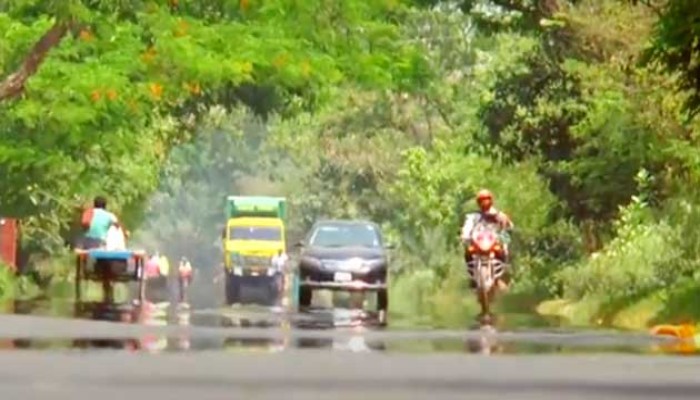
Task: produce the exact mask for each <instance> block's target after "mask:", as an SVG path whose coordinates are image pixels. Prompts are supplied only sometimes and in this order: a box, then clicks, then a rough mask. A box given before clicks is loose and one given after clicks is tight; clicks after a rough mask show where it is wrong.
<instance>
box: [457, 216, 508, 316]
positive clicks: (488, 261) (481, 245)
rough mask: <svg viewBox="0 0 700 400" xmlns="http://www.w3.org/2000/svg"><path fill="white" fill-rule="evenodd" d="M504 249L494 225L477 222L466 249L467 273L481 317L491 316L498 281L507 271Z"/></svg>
mask: <svg viewBox="0 0 700 400" xmlns="http://www.w3.org/2000/svg"><path fill="white" fill-rule="evenodd" d="M503 256H504V248H503V244H502V243H501V240H500V238H499V236H498V227H497V225H495V224H493V223H487V222H482V221H479V222H476V223H475V224H474V228H473V229H472V230H471V235H470V241H469V245H468V246H466V248H465V257H466V260H468V261H467V271H468V273H469V276H470V278H471V279H472V281H473V282H474V283H475V286H476V288H475V290H476V295H477V300H478V301H479V305H480V306H481V316H482V317H486V316H488V315H490V312H491V303H492V302H493V299H494V297H495V296H496V292H497V289H498V286H497V281H498V279H499V278H501V277H502V276H503V275H504V273H505V271H506V264H505V263H504V262H503V259H504V257H503Z"/></svg>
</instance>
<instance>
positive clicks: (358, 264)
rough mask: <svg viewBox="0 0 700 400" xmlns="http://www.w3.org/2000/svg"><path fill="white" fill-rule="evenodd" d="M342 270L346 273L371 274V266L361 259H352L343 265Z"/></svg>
mask: <svg viewBox="0 0 700 400" xmlns="http://www.w3.org/2000/svg"><path fill="white" fill-rule="evenodd" d="M341 268H342V269H343V270H346V271H352V272H357V273H360V274H366V273H367V272H369V270H370V268H371V265H370V264H368V263H367V262H366V261H365V260H363V259H361V258H357V257H356V258H351V259H349V260H347V261H345V262H344V263H342V264H341Z"/></svg>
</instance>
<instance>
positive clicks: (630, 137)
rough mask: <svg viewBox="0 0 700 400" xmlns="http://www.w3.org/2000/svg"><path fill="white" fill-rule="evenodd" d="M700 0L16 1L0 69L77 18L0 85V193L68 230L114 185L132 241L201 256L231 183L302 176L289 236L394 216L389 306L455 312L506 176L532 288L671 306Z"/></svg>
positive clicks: (521, 286) (10, 208)
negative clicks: (41, 55)
mask: <svg viewBox="0 0 700 400" xmlns="http://www.w3.org/2000/svg"><path fill="white" fill-rule="evenodd" d="M630 3H635V4H630ZM692 5H693V4H692V2H688V1H678V2H665V3H663V5H662V6H661V7H660V8H658V9H653V8H651V7H649V6H648V5H637V4H636V2H621V1H617V0H603V1H596V0H579V1H544V2H532V1H519V0H503V1H502V0H490V1H486V0H483V1H481V0H479V1H457V2H452V1H450V2H447V1H434V0H431V1H406V2H403V1H386V2H366V1H355V0H352V1H344V2H328V1H321V0H317V1H316V0H314V1H307V2H295V1H289V0H274V1H267V2H252V1H251V2H248V1H241V2H239V1H218V2H200V1H194V0H179V1H171V2H165V1H156V2H148V3H144V2H140V1H122V2H107V1H104V2H102V1H98V2H95V1H91V2H87V1H79V0H72V1H70V2H36V1H17V0H15V1H11V2H6V3H3V5H2V6H0V7H2V8H0V32H3V35H4V36H3V37H4V38H5V40H3V41H0V42H1V43H0V71H2V72H0V74H2V75H5V76H8V75H10V74H11V73H12V72H13V71H16V70H17V69H18V67H19V66H20V65H21V63H22V61H23V60H25V59H26V56H27V54H28V52H30V51H31V50H30V49H31V48H32V46H33V45H34V43H35V42H36V40H37V39H38V38H39V37H40V36H41V35H43V34H44V33H46V32H50V31H51V29H52V28H53V27H55V26H56V24H58V25H59V26H63V25H61V24H64V25H65V27H66V33H65V34H64V35H63V36H62V37H61V40H60V41H58V42H57V43H56V44H55V45H53V47H52V49H51V51H50V52H49V53H48V55H47V57H46V59H45V60H44V61H43V63H42V64H41V65H39V68H38V70H37V71H35V72H33V73H32V74H31V76H29V78H28V80H27V81H26V83H25V84H24V86H23V88H22V91H21V93H22V95H21V96H19V97H17V96H15V97H12V98H10V99H8V98H7V97H5V100H4V102H2V103H0V107H1V108H0V120H1V121H2V122H3V123H2V124H0V170H2V171H3V172H5V173H4V174H0V185H2V186H3V187H4V188H6V190H4V191H3V194H2V195H0V209H1V210H3V213H10V214H15V215H18V216H20V217H22V219H23V222H24V226H25V232H26V233H27V238H28V239H27V242H28V243H26V246H25V248H28V249H30V250H31V251H34V250H53V251H56V249H57V248H59V247H61V246H62V245H63V240H65V239H67V238H68V237H69V236H70V235H71V234H73V233H75V230H74V229H73V230H71V227H70V221H71V218H74V217H75V213H76V211H77V210H76V208H77V207H79V206H81V205H82V204H83V203H84V202H85V201H86V200H88V199H89V197H91V196H92V195H94V194H96V193H100V192H103V193H107V194H108V195H109V197H110V199H111V201H112V203H113V208H114V209H116V210H117V211H119V212H120V213H121V214H122V216H123V219H125V220H126V221H127V222H128V223H129V224H130V225H132V226H138V225H139V223H140V228H141V229H140V231H139V232H138V234H137V235H136V242H137V243H138V244H140V245H142V246H144V247H146V248H147V249H148V250H155V249H159V250H161V251H163V252H165V253H166V254H168V255H169V256H171V257H179V256H183V255H184V256H188V257H190V258H192V259H193V261H194V263H195V264H198V265H199V266H204V267H209V266H215V265H217V264H218V263H219V262H220V255H219V249H218V246H219V243H218V239H219V234H220V228H221V224H222V223H223V221H222V220H221V208H222V207H221V201H222V200H223V198H224V196H225V195H227V194H230V193H238V194H275V195H284V196H287V197H288V198H289V200H290V212H291V213H290V235H291V236H292V239H293V238H294V237H296V236H298V235H301V234H303V233H304V232H305V230H306V229H308V227H309V225H310V224H311V223H313V221H314V220H316V219H318V218H323V217H340V218H370V219H373V220H376V221H377V222H379V223H381V224H382V227H383V228H384V231H385V233H386V235H387V237H388V239H389V240H390V241H391V242H395V243H396V244H397V245H398V249H397V251H396V252H395V254H394V256H393V265H392V278H391V279H392V280H391V288H392V289H391V290H392V298H393V299H394V300H392V301H391V304H392V306H391V307H392V313H395V314H397V315H402V316H410V315H412V314H417V315H420V316H425V317H426V320H421V321H420V322H421V323H427V324H433V325H441V326H446V325H450V324H455V323H459V324H461V323H463V322H465V320H464V318H465V316H466V315H468V314H469V312H470V311H471V310H472V307H473V306H474V304H473V299H472V298H471V296H470V294H468V290H467V287H466V282H465V275H464V267H463V265H462V260H461V248H460V244H459V243H458V241H457V240H456V236H457V230H458V228H459V227H460V225H461V223H462V219H463V216H464V213H465V212H467V211H470V210H472V207H473V205H474V204H473V196H474V193H475V191H476V190H478V189H479V188H482V187H488V188H490V189H491V190H492V191H494V192H495V194H496V206H497V207H498V208H501V209H503V210H504V211H506V212H508V213H509V214H511V216H512V217H513V220H514V222H515V225H516V230H515V232H514V234H513V243H512V250H513V255H514V268H515V269H514V278H515V279H514V282H515V286H514V287H513V291H514V292H515V293H516V294H517V295H518V296H519V298H523V297H527V296H534V297H541V296H549V297H558V298H560V300H559V303H561V304H567V306H565V308H566V311H565V312H564V314H567V313H569V314H570V313H572V312H578V314H579V315H578V316H575V317H576V318H575V319H576V320H578V321H590V320H592V319H595V317H597V316H600V315H602V314H611V313H614V312H615V311H616V310H619V309H622V308H624V309H626V310H635V309H636V308H635V307H634V306H632V307H629V306H630V303H633V302H635V301H637V300H639V299H643V300H645V301H651V300H649V299H652V300H654V301H653V303H654V304H657V303H658V301H657V300H658V298H662V297H663V299H664V300H663V301H662V303H663V304H662V305H661V306H660V307H662V308H663V307H674V304H677V303H678V301H680V300H677V299H681V298H687V297H688V296H690V297H692V293H694V292H693V290H694V289H693V288H695V287H697V282H698V279H700V276H698V273H697V272H696V271H697V270H698V268H697V267H698V265H700V261H699V260H700V247H699V246H700V245H699V244H698V243H700V237H698V233H697V229H696V227H697V225H698V222H700V211H698V207H697V204H698V203H699V202H700V197H699V196H698V193H697V191H696V190H695V189H694V188H695V187H697V185H698V183H700V168H698V165H700V153H698V152H697V147H698V145H700V143H699V142H698V141H699V140H700V133H699V132H700V120H698V119H697V118H695V117H694V116H693V112H694V111H695V110H697V107H698V105H697V103H698V99H697V98H696V97H697V93H696V90H697V88H696V86H697V82H695V81H696V80H697V79H696V78H695V77H696V76H697V75H698V74H697V71H695V69H696V64H697V63H696V62H695V60H694V57H696V54H695V52H694V51H692V49H693V46H695V42H696V39H697V36H698V35H697V32H695V24H694V23H693V19H692V18H694V15H695V14H697V12H696V10H695V8H697V7H695V8H693V7H691V6H692ZM657 11H658V12H657ZM649 43H651V50H649V52H650V53H649V54H650V55H651V58H648V59H645V52H646V51H647V50H645V49H646V48H647V46H648V44H649ZM640 61H647V62H640ZM688 111H691V112H688ZM97 135H99V136H97ZM640 171H642V172H641V173H640ZM49 269H50V270H52V271H53V272H54V273H55V271H54V268H53V267H50V268H49ZM55 269H56V270H60V269H61V268H60V267H56V268H55ZM674 286H682V287H684V288H685V289H684V291H687V292H688V293H691V294H688V295H687V296H686V295H682V294H679V293H675V292H674V291H673V289H670V288H673V287H674ZM660 293H662V294H663V296H661V294H660ZM684 293H685V292H684ZM664 296H665V297H664ZM657 297H658V298H657ZM688 298H689V297H688ZM672 299H676V300H672ZM572 304H578V306H577V307H574V306H571V305H572ZM659 304H661V303H659ZM657 305H658V304H657ZM569 306H571V307H569ZM572 310H578V311H572ZM664 313H665V314H664V316H666V317H667V316H669V315H670V314H669V313H668V312H667V311H664ZM684 313H686V314H688V310H685V311H684ZM606 316H609V315H606ZM611 320H614V318H612V319H611Z"/></svg>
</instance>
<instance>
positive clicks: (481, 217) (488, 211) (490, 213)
mask: <svg viewBox="0 0 700 400" xmlns="http://www.w3.org/2000/svg"><path fill="white" fill-rule="evenodd" d="M476 203H477V205H478V206H479V211H478V212H477V213H476V214H477V216H478V219H477V220H476V221H475V220H474V219H473V218H471V216H472V215H473V214H468V215H467V218H466V219H465V221H464V224H463V225H462V233H461V235H460V236H461V239H462V243H464V245H465V246H467V245H468V244H469V242H470V241H471V232H472V229H473V228H474V225H475V223H476V222H478V221H489V222H494V223H496V224H498V226H499V227H500V229H501V232H502V233H501V237H502V240H501V241H502V247H503V257H502V259H501V261H503V262H504V263H508V262H509V255H510V254H509V252H508V243H507V240H503V239H504V238H503V236H504V235H503V233H505V231H508V230H510V229H513V221H511V219H510V217H509V216H508V215H507V214H506V213H504V212H502V211H499V210H498V209H496V207H494V205H493V193H491V191H489V190H488V189H481V190H479V191H478V192H477V194H476ZM464 258H465V260H464V261H465V262H466V263H467V265H469V261H470V260H469V256H468V254H467V253H466V252H465V256H464ZM497 284H498V286H499V288H500V289H502V290H505V289H507V284H506V282H505V281H504V280H502V279H498V282H497ZM471 286H472V288H474V287H476V282H473V281H472V282H471Z"/></svg>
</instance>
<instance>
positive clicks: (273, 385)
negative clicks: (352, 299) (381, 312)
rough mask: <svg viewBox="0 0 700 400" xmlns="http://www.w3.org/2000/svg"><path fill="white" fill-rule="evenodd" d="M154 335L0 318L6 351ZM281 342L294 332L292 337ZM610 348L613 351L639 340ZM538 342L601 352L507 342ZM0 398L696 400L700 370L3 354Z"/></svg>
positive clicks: (519, 358)
mask: <svg viewBox="0 0 700 400" xmlns="http://www.w3.org/2000/svg"><path fill="white" fill-rule="evenodd" d="M155 330H158V331H159V332H160V333H161V334H167V335H179V334H182V333H183V332H184V330H183V329H180V328H178V327H147V326H143V325H127V324H117V323H110V322H100V321H84V320H83V321H78V320H69V319H66V320H61V319H54V318H40V317H28V316H27V317H24V316H0V337H1V338H3V339H6V340H7V339H10V338H15V339H16V338H23V339H28V338H36V337H39V338H42V337H43V338H64V339H65V338H77V337H95V338H108V337H113V338H126V337H131V336H134V335H142V334H144V333H148V332H151V333H154V332H155ZM280 331H282V330H279V329H278V330H272V329H268V330H264V329H261V330H259V331H256V330H250V329H216V328H210V329H198V328H197V327H191V328H188V334H189V335H190V336H191V337H197V336H209V337H214V336H216V335H226V336H227V337H230V336H232V335H245V336H248V337H249V336H250V335H257V334H260V335H263V334H264V333H265V332H269V333H273V332H280ZM288 333H295V334H302V333H303V332H302V333H300V331H299V330H294V329H292V330H290V331H288ZM303 334H304V335H307V336H308V335H312V334H315V335H317V336H324V335H325V336H329V335H330V336H338V335H339V334H341V333H338V332H337V331H333V330H331V331H325V332H319V331H316V332H315V333H314V332H308V333H303ZM367 334H368V337H369V336H376V337H380V336H386V337H389V336H392V335H393V336H396V337H400V336H411V335H413V336H420V335H428V336H429V335H450V332H443V333H440V332H439V331H426V332H419V331H396V332H391V331H385V332H374V333H372V332H367ZM452 334H453V335H459V334H460V332H458V331H454V332H453V333H452ZM461 334H464V332H462V333H461ZM518 335H520V336H518ZM618 336H619V337H618V340H619V339H620V338H623V339H622V340H625V341H633V340H641V339H634V337H632V336H630V337H629V338H627V337H626V336H622V335H618ZM518 337H521V339H518ZM567 338H568V339H567ZM587 338H588V339H587ZM540 339H541V340H544V341H550V342H551V341H557V340H565V339H566V340H569V341H571V340H574V339H575V340H576V341H579V342H580V341H585V340H593V341H601V340H609V338H608V339H605V337H603V336H600V337H598V338H596V335H594V334H590V333H583V334H564V335H548V334H546V333H533V334H531V335H529V336H528V335H527V334H514V335H512V337H511V339H510V340H530V341H533V340H535V341H537V340H540ZM0 398H2V399H17V400H29V399H51V400H64V399H65V400H69V399H70V400H82V399H85V400H88V399H89V400H111V399H115V400H117V399H119V400H122V399H129V400H135V399H149V400H157V399H167V400H179V399H182V400H206V399H217V400H218V399H222V400H223V399H245V400H247V399H321V398H324V399H381V400H389V399H482V400H488V399H501V400H503V399H523V400H527V399H537V400H545V399H552V400H554V399H557V400H562V399H564V400H566V399H586V400H591V399H596V400H600V399H616V400H620V399H698V398H700V358H696V357H669V356H658V355H657V356H643V355H639V356H634V355H622V354H605V355H596V354H592V355H566V354H558V355H496V356H491V357H488V356H479V355H474V354H468V353H467V354H465V353H446V354H443V353H427V354H402V353H383V352H366V353H353V352H343V351H333V350H327V349H326V350H318V349H309V350H306V349H294V348H291V349H287V350H285V351H282V352H279V353H251V352H239V351H228V350H215V351H207V350H200V351H195V350H192V351H185V352H169V353H168V352H166V353H160V354H149V353H147V352H129V351H125V350H76V349H72V350H71V349H58V350H57V349H53V350H52V349H46V350H34V349H30V350H11V349H8V350H0Z"/></svg>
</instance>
